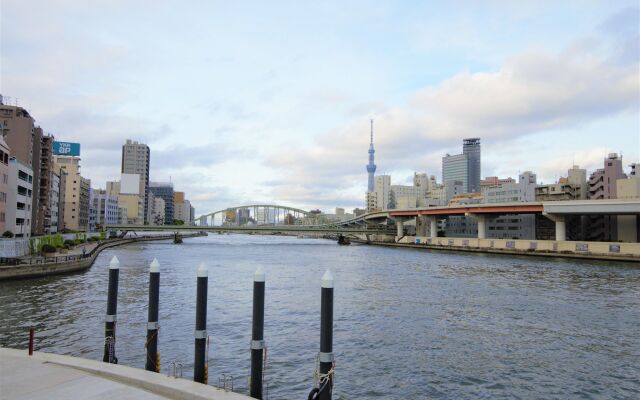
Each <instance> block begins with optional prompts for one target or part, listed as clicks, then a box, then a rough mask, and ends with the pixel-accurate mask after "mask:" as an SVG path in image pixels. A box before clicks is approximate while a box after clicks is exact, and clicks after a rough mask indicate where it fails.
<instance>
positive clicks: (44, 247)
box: [42, 244, 56, 253]
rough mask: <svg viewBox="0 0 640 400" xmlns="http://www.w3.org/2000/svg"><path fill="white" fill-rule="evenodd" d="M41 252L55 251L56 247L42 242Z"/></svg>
mask: <svg viewBox="0 0 640 400" xmlns="http://www.w3.org/2000/svg"><path fill="white" fill-rule="evenodd" d="M42 252H43V253H55V252H56V248H55V246H52V245H50V244H43V245H42Z"/></svg>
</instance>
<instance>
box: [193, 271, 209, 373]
mask: <svg viewBox="0 0 640 400" xmlns="http://www.w3.org/2000/svg"><path fill="white" fill-rule="evenodd" d="M197 275H198V288H197V294H196V330H195V339H196V343H195V361H194V363H193V364H194V367H193V368H194V371H193V380H194V381H196V382H200V383H207V382H206V379H205V357H206V351H207V286H208V284H209V276H208V275H209V272H208V271H207V268H206V267H205V266H204V264H201V265H200V267H199V268H198V273H197Z"/></svg>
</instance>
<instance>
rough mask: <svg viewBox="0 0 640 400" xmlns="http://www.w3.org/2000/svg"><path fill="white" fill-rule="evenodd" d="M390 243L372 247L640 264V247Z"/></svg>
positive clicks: (414, 239)
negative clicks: (588, 259)
mask: <svg viewBox="0 0 640 400" xmlns="http://www.w3.org/2000/svg"><path fill="white" fill-rule="evenodd" d="M396 241H397V242H393V243H389V242H388V241H386V242H377V241H375V240H372V244H381V245H390V246H399V247H413V248H425V249H434V250H454V251H476V252H485V253H500V254H519V255H535V256H552V257H570V258H590V259H599V260H618V261H634V262H640V243H613V242H574V241H555V240H511V239H474V238H447V237H442V238H441V237H425V236H404V237H402V238H399V237H396Z"/></svg>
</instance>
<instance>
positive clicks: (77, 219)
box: [53, 156, 91, 232]
mask: <svg viewBox="0 0 640 400" xmlns="http://www.w3.org/2000/svg"><path fill="white" fill-rule="evenodd" d="M53 169H54V171H59V172H60V203H61V205H62V206H61V209H62V212H60V213H59V215H58V219H59V220H58V228H59V229H60V230H64V229H68V230H74V231H82V232H85V231H86V230H87V228H88V225H89V190H90V188H91V180H89V179H86V178H83V177H82V176H81V175H80V158H79V157H72V156H53Z"/></svg>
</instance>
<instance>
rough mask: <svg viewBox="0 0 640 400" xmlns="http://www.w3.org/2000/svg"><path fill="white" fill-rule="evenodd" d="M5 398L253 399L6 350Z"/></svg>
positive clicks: (2, 361)
mask: <svg viewBox="0 0 640 400" xmlns="http://www.w3.org/2000/svg"><path fill="white" fill-rule="evenodd" d="M0 399H2V400H18V399H19V400H23V399H24V400H26V399H29V400H39V399H43V400H44V399H52V400H56V399H65V400H66V399H96V400H97V399H109V400H112V399H125V400H126V399H132V400H133V399H140V400H147V399H154V400H155V399H194V400H205V399H209V400H246V399H250V397H247V396H243V395H240V394H237V393H232V392H225V391H223V390H220V389H217V388H214V387H213V386H208V385H203V384H200V383H196V382H193V381H189V380H186V379H176V378H169V377H167V376H166V375H163V374H158V373H154V372H148V371H145V370H142V369H136V368H131V367H125V366H120V365H115V364H107V363H103V362H99V361H93V360H86V359H83V358H75V357H69V356H61V355H57V354H50V353H42V352H35V353H34V354H33V356H31V357H30V356H29V355H28V354H27V351H26V350H14V349H6V348H0Z"/></svg>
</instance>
